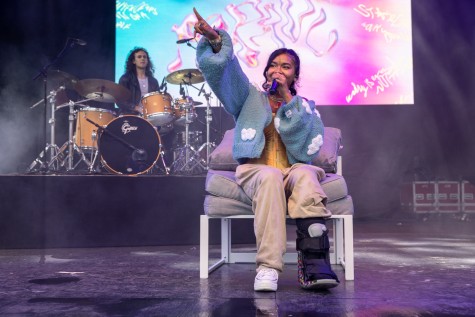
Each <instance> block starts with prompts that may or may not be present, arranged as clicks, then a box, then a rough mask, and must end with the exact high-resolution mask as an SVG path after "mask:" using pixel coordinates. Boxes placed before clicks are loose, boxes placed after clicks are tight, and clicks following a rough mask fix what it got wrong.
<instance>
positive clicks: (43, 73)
mask: <svg viewBox="0 0 475 317" xmlns="http://www.w3.org/2000/svg"><path fill="white" fill-rule="evenodd" d="M75 44H76V42H74V41H72V40H71V39H70V38H68V39H67V40H66V43H65V44H64V47H63V48H62V50H61V51H60V52H59V53H58V55H56V57H55V58H54V59H53V61H51V62H50V63H48V64H46V65H44V66H43V67H42V68H41V69H40V70H39V72H38V74H36V76H35V77H33V81H35V80H37V79H38V78H40V77H42V78H43V95H44V97H43V103H44V105H45V107H44V111H43V129H42V130H43V143H44V144H45V145H46V146H45V149H44V151H43V153H44V155H45V162H41V166H40V169H39V171H40V172H41V173H44V174H46V173H48V172H49V171H50V165H51V164H50V162H52V161H53V159H54V157H55V156H56V153H55V151H56V149H55V147H54V142H55V140H54V137H55V136H54V131H53V130H54V124H55V122H54V118H52V119H51V120H50V124H51V130H52V131H51V144H48V143H47V141H46V139H47V134H48V132H47V123H46V122H47V118H48V108H47V104H48V93H47V90H48V88H47V86H48V84H47V83H48V69H49V68H50V67H51V66H53V65H55V64H56V63H57V62H58V61H59V60H60V59H61V58H63V57H64V56H65V55H66V53H67V52H68V51H69V50H70V49H71V48H73V47H74V45H75ZM36 105H38V103H36V104H35V105H33V106H32V107H31V108H34V107H36ZM52 107H53V108H52V109H51V111H52V113H54V103H52ZM48 149H50V159H49V160H48V159H47V158H46V152H47V151H48ZM40 157H41V154H40Z"/></svg>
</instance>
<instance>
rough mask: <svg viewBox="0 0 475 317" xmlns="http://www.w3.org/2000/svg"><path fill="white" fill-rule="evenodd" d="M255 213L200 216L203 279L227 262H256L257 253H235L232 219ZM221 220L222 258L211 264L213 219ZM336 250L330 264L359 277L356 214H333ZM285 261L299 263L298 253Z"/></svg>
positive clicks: (291, 254) (346, 275) (249, 217)
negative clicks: (211, 220)
mask: <svg viewBox="0 0 475 317" xmlns="http://www.w3.org/2000/svg"><path fill="white" fill-rule="evenodd" d="M252 218H254V215H238V216H227V217H209V216H208V215H201V218H200V278H208V276H209V274H210V273H211V272H213V271H214V270H216V269H218V268H219V267H220V266H222V265H223V264H226V263H255V260H256V253H255V252H234V251H233V249H232V241H231V222H232V220H238V219H252ZM210 219H221V258H220V259H219V260H218V261H216V262H215V263H213V264H212V265H211V266H209V220H210ZM330 219H331V220H333V235H332V238H333V249H334V251H333V252H331V253H330V263H331V264H339V265H341V266H342V267H343V269H344V270H345V280H347V281H352V280H354V279H355V275H354V274H355V273H354V254H353V215H333V216H331V218H330ZM284 262H285V263H297V253H296V252H291V253H286V254H285V256H284Z"/></svg>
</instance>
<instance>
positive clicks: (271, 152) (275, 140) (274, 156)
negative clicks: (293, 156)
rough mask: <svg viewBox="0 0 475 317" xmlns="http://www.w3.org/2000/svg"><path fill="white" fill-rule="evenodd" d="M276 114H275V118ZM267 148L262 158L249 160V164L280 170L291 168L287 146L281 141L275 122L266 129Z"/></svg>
mask: <svg viewBox="0 0 475 317" xmlns="http://www.w3.org/2000/svg"><path fill="white" fill-rule="evenodd" d="M274 117H275V114H273V118H274ZM264 136H265V146H264V150H263V151H262V154H261V157H259V158H253V159H249V160H248V161H247V163H249V164H265V165H269V166H273V167H276V168H278V169H280V170H283V169H285V168H288V167H290V163H289V160H288V159H287V153H286V150H285V145H284V143H283V142H282V140H281V139H280V135H279V133H278V132H277V130H276V129H275V126H274V120H272V122H271V123H270V124H269V125H268V126H267V127H265V129H264Z"/></svg>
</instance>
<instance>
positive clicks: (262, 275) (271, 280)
mask: <svg viewBox="0 0 475 317" xmlns="http://www.w3.org/2000/svg"><path fill="white" fill-rule="evenodd" d="M278 280H279V273H278V272H277V270H275V269H271V268H264V269H261V270H259V272H258V273H257V275H256V278H255V279H254V290H255V291H257V292H262V291H264V292H265V291H268V292H275V291H276V290H277V281H278Z"/></svg>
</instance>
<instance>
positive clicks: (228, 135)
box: [209, 127, 341, 173]
mask: <svg viewBox="0 0 475 317" xmlns="http://www.w3.org/2000/svg"><path fill="white" fill-rule="evenodd" d="M233 139H234V129H231V130H228V131H226V132H225V134H224V137H223V140H222V141H221V143H220V144H219V145H218V146H217V147H216V148H215V149H214V150H213V152H211V154H210V158H209V167H210V168H211V169H214V170H221V171H235V170H236V167H237V165H238V163H237V162H236V161H235V160H234V159H233V153H232V148H233ZM340 146H341V130H340V129H337V128H332V127H325V133H324V137H323V145H322V147H321V149H320V152H319V153H318V155H317V157H316V158H315V159H314V160H313V161H312V164H313V165H316V166H318V167H321V168H322V169H323V170H324V171H325V172H327V173H335V172H336V164H337V158H338V152H339V150H340Z"/></svg>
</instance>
